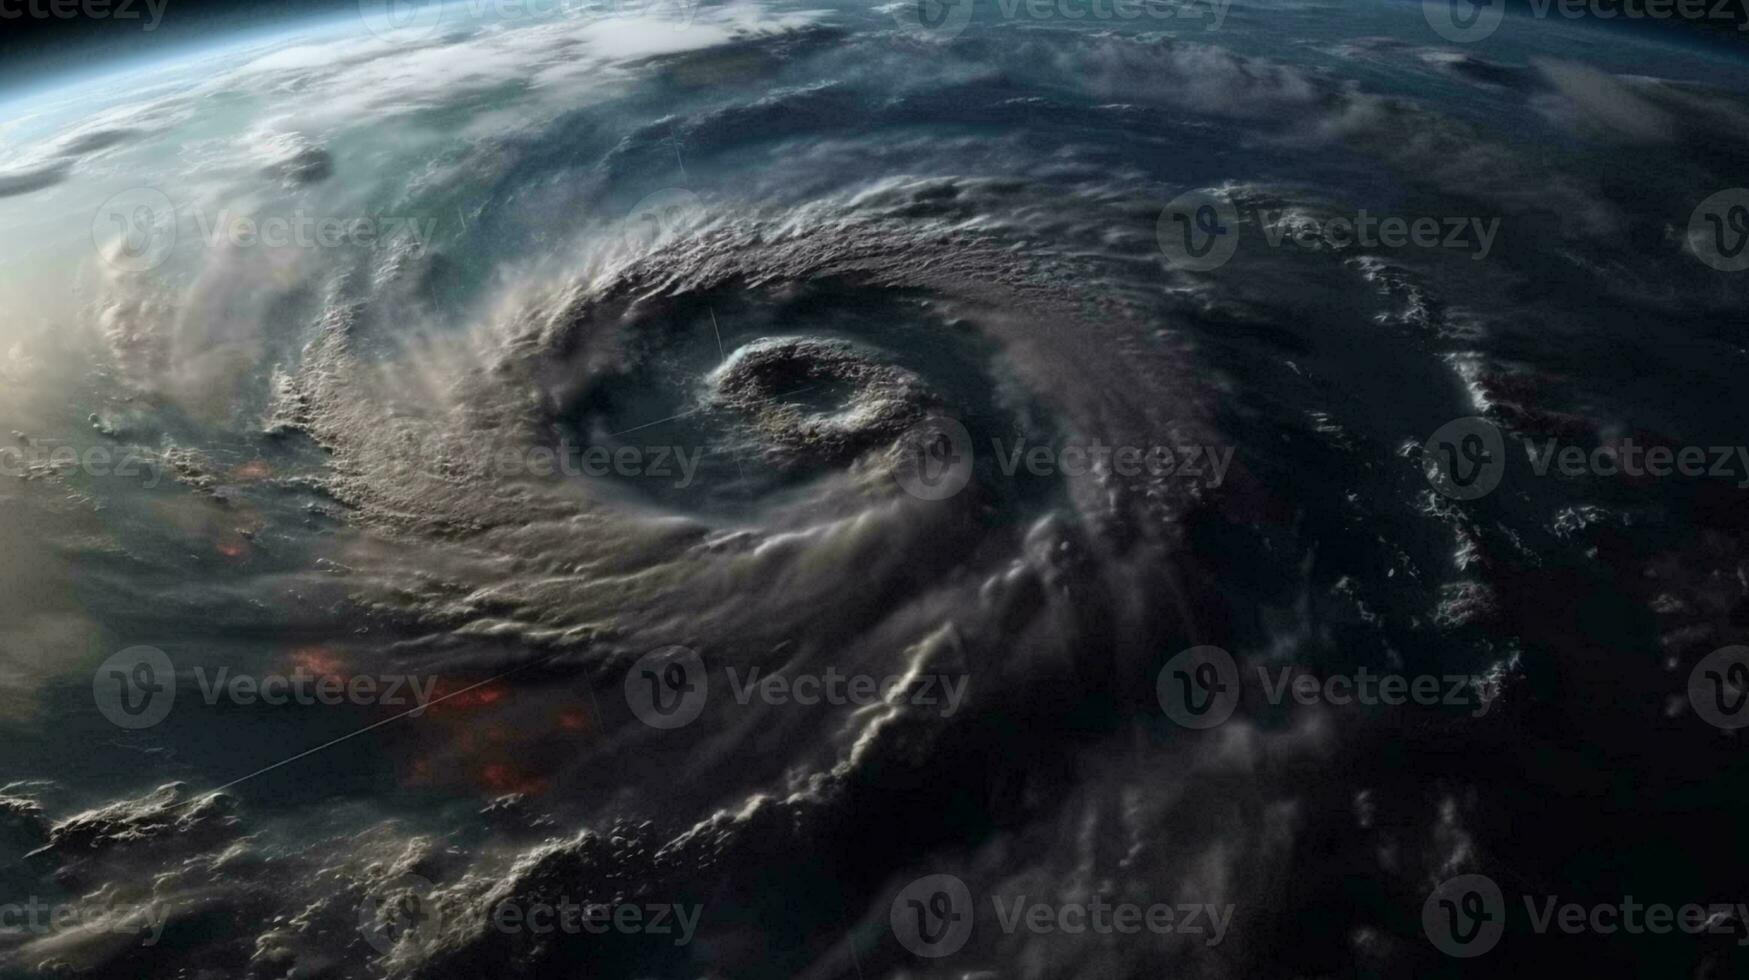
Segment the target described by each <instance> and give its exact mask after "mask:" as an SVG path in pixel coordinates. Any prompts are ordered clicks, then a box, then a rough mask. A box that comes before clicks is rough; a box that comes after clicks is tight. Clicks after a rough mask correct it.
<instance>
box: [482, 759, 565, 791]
mask: <svg viewBox="0 0 1749 980" xmlns="http://www.w3.org/2000/svg"><path fill="white" fill-rule="evenodd" d="M480 781H481V782H482V783H483V784H484V785H485V787H486V789H488V790H490V791H491V792H493V793H523V794H527V795H529V796H538V795H540V794H542V793H545V792H546V791H547V787H548V785H549V784H548V782H547V780H545V779H543V778H541V777H540V776H535V775H530V774H528V773H524V772H518V771H517V770H515V769H514V768H512V767H510V766H507V765H505V764H504V763H502V762H491V763H487V764H486V766H485V767H484V768H482V769H481V770H480Z"/></svg>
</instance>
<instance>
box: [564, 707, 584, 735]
mask: <svg viewBox="0 0 1749 980" xmlns="http://www.w3.org/2000/svg"><path fill="white" fill-rule="evenodd" d="M559 727H560V728H561V729H563V730H565V731H567V732H581V731H587V730H588V729H589V716H588V715H586V714H584V713H583V712H581V711H578V710H577V709H575V708H567V709H565V710H564V711H561V712H559Z"/></svg>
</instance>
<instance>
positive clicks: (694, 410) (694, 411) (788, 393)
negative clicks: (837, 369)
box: [607, 385, 819, 439]
mask: <svg viewBox="0 0 1749 980" xmlns="http://www.w3.org/2000/svg"><path fill="white" fill-rule="evenodd" d="M818 387H819V385H809V386H807V387H806V388H797V389H796V390H794V391H786V392H782V393H781V394H778V395H774V396H772V397H773V400H776V399H781V398H788V397H790V396H791V395H800V394H803V393H805V392H809V391H813V390H814V389H815V388H818ZM708 410H709V408H708V406H700V407H698V408H689V409H687V410H686V411H684V412H681V413H680V414H679V415H670V416H668V417H667V418H665V419H657V420H656V421H654V422H645V423H644V424H643V425H634V426H632V427H631V428H629V429H621V430H620V431H618V432H609V433H608V434H607V437H608V438H609V439H612V438H615V437H616V436H623V435H625V434H627V433H628V432H636V431H638V430H639V429H648V428H649V427H650V426H652V425H661V424H662V423H664V422H672V421H674V420H675V419H683V418H686V417H687V416H688V415H697V414H698V413H700V412H704V411H708Z"/></svg>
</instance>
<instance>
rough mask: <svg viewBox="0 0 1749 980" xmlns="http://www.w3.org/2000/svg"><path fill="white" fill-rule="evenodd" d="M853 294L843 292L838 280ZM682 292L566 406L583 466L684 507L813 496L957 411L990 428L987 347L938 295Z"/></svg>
mask: <svg viewBox="0 0 1749 980" xmlns="http://www.w3.org/2000/svg"><path fill="white" fill-rule="evenodd" d="M840 288H842V287H840ZM843 295H844V294H843V293H842V292H840V293H838V294H837V295H836V297H835V299H836V301H835V302H822V301H821V299H820V296H821V292H820V290H819V289H817V288H815V287H807V286H792V287H790V288H788V289H787V290H786V291H785V292H784V293H783V294H782V295H780V296H771V295H754V296H749V295H747V294H745V293H742V294H739V295H737V294H732V293H725V294H718V295H715V296H710V297H687V298H685V299H682V300H672V301H668V302H665V303H663V304H659V305H658V306H656V307H651V308H648V309H644V310H641V311H639V312H637V313H634V314H631V315H629V316H628V320H627V322H626V323H625V324H624V325H623V327H622V331H621V336H620V337H619V341H618V342H619V345H620V349H621V356H620V357H619V364H618V365H617V367H616V369H615V370H613V371H610V372H607V373H604V374H602V375H600V376H597V377H593V378H590V379H588V382H587V383H586V385H585V386H584V388H583V390H582V391H581V393H580V394H579V395H578V397H576V398H575V399H574V400H573V401H572V402H571V404H570V407H569V408H568V409H565V410H563V415H562V417H561V419H560V427H559V428H560V433H561V439H562V442H563V445H562V446H561V447H560V448H561V452H562V453H565V454H568V456H569V458H570V460H571V463H570V471H571V472H573V473H577V474H579V475H581V476H582V477H584V478H587V479H595V480H598V481H605V483H606V484H608V485H610V487H611V489H613V490H614V491H615V492H619V493H624V494H629V495H632V496H634V497H638V498H642V499H645V500H648V501H653V502H655V503H658V504H661V505H664V506H672V507H676V508H679V509H683V510H692V511H703V512H728V513H732V512H736V511H744V510H746V509H748V508H756V507H764V506H769V505H772V504H776V503H781V502H783V501H785V500H788V499H792V498H793V497H795V496H796V495H799V494H804V493H806V492H807V491H808V489H809V488H810V487H811V486H812V485H814V484H816V483H817V482H818V481H820V480H822V479H825V478H828V477H832V476H834V475H838V474H844V473H846V472H849V471H851V470H853V469H855V468H856V467H857V465H858V461H859V460H864V459H874V458H878V457H879V456H880V455H881V454H885V453H888V452H889V451H890V450H891V449H892V447H894V445H895V444H896V443H898V441H899V440H900V438H901V437H902V436H903V435H904V434H905V432H906V430H907V429H909V428H910V427H912V426H914V425H916V424H918V423H919V422H920V421H922V420H923V419H925V418H926V417H928V416H929V415H931V414H935V413H946V414H949V415H952V416H954V417H956V418H962V419H967V420H968V421H969V423H970V424H973V425H982V424H983V422H984V421H988V420H993V419H995V418H997V417H998V416H1000V415H1002V414H1004V413H1001V412H1000V411H999V410H998V409H996V408H995V407H994V406H993V405H992V404H991V403H990V395H989V393H990V391H991V390H992V387H993V386H992V385H991V383H990V380H989V378H988V376H987V374H986V372H985V365H986V363H987V354H988V352H987V351H985V350H983V349H982V345H981V344H980V343H978V342H977V341H976V339H975V338H974V337H972V336H971V335H969V334H968V333H967V332H966V331H964V330H958V329H955V328H954V327H952V326H949V325H948V324H946V323H944V322H942V320H940V319H938V318H937V317H935V316H933V315H931V313H930V312H929V310H928V303H927V301H926V300H922V299H918V298H915V297H908V296H901V295H897V294H894V293H892V292H891V291H885V290H868V291H864V292H863V293H862V294H860V295H859V296H858V299H857V301H855V302H849V303H847V302H844V300H843Z"/></svg>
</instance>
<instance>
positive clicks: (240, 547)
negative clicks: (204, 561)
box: [214, 540, 249, 558]
mask: <svg viewBox="0 0 1749 980" xmlns="http://www.w3.org/2000/svg"><path fill="white" fill-rule="evenodd" d="M214 547H215V548H217V549H218V552H219V554H221V555H224V556H225V557H226V558H241V557H243V556H244V555H246V554H248V553H249V545H248V544H246V543H244V542H242V541H235V540H233V541H220V542H219V543H218V544H216V545H214Z"/></svg>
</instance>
